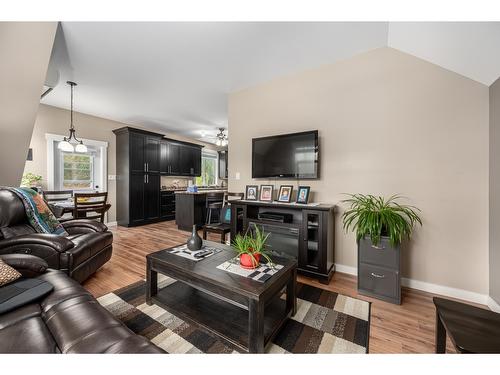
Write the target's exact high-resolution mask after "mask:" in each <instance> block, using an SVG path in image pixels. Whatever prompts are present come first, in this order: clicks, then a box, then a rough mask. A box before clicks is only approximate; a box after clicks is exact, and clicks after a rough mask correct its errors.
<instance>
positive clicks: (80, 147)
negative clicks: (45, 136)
mask: <svg viewBox="0 0 500 375" xmlns="http://www.w3.org/2000/svg"><path fill="white" fill-rule="evenodd" d="M66 83H67V84H68V85H70V87H71V112H70V114H71V120H70V125H69V137H64V139H63V140H62V141H61V142H59V144H58V145H57V147H58V148H59V149H60V150H62V151H66V152H81V153H83V152H87V146H85V145H84V144H83V141H82V140H79V139H78V138H76V134H75V132H76V131H75V127H74V126H73V87H75V86H76V83H75V82H71V81H68V82H66ZM73 143H76V146H73Z"/></svg>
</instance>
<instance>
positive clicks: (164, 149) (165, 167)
mask: <svg viewBox="0 0 500 375" xmlns="http://www.w3.org/2000/svg"><path fill="white" fill-rule="evenodd" d="M169 171H170V164H169V163H168V142H166V141H161V142H160V174H162V175H167V174H169Z"/></svg>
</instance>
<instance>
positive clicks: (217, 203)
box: [205, 192, 224, 224]
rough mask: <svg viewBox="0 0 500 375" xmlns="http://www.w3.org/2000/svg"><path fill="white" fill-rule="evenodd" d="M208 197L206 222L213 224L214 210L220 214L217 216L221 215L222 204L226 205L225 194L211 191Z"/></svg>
mask: <svg viewBox="0 0 500 375" xmlns="http://www.w3.org/2000/svg"><path fill="white" fill-rule="evenodd" d="M206 197H207V198H206V199H207V200H206V209H207V214H206V221H205V222H206V224H211V223H212V212H213V211H215V212H217V213H218V214H219V215H218V216H217V217H219V216H220V210H221V209H222V206H224V195H223V194H221V193H217V192H210V193H207V195H206Z"/></svg>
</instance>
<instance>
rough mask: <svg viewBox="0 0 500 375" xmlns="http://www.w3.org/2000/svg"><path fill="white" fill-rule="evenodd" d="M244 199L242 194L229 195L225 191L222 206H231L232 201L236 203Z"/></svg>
mask: <svg viewBox="0 0 500 375" xmlns="http://www.w3.org/2000/svg"><path fill="white" fill-rule="evenodd" d="M244 197H245V194H244V193H231V192H229V191H226V192H225V193H224V198H223V200H222V205H223V206H225V205H226V204H231V202H232V201H238V200H241V199H243V198H244Z"/></svg>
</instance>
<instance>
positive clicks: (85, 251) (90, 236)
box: [68, 232, 113, 267]
mask: <svg viewBox="0 0 500 375" xmlns="http://www.w3.org/2000/svg"><path fill="white" fill-rule="evenodd" d="M71 241H73V243H74V244H75V247H74V248H72V249H70V250H68V253H70V254H72V256H73V267H76V266H77V265H79V264H80V263H83V262H85V261H86V260H88V259H90V258H92V257H93V256H94V255H96V254H97V253H98V252H100V251H101V250H102V249H104V248H105V247H107V246H109V245H111V244H112V243H113V234H112V233H111V232H101V233H85V234H82V235H79V236H75V237H73V238H72V239H71Z"/></svg>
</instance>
